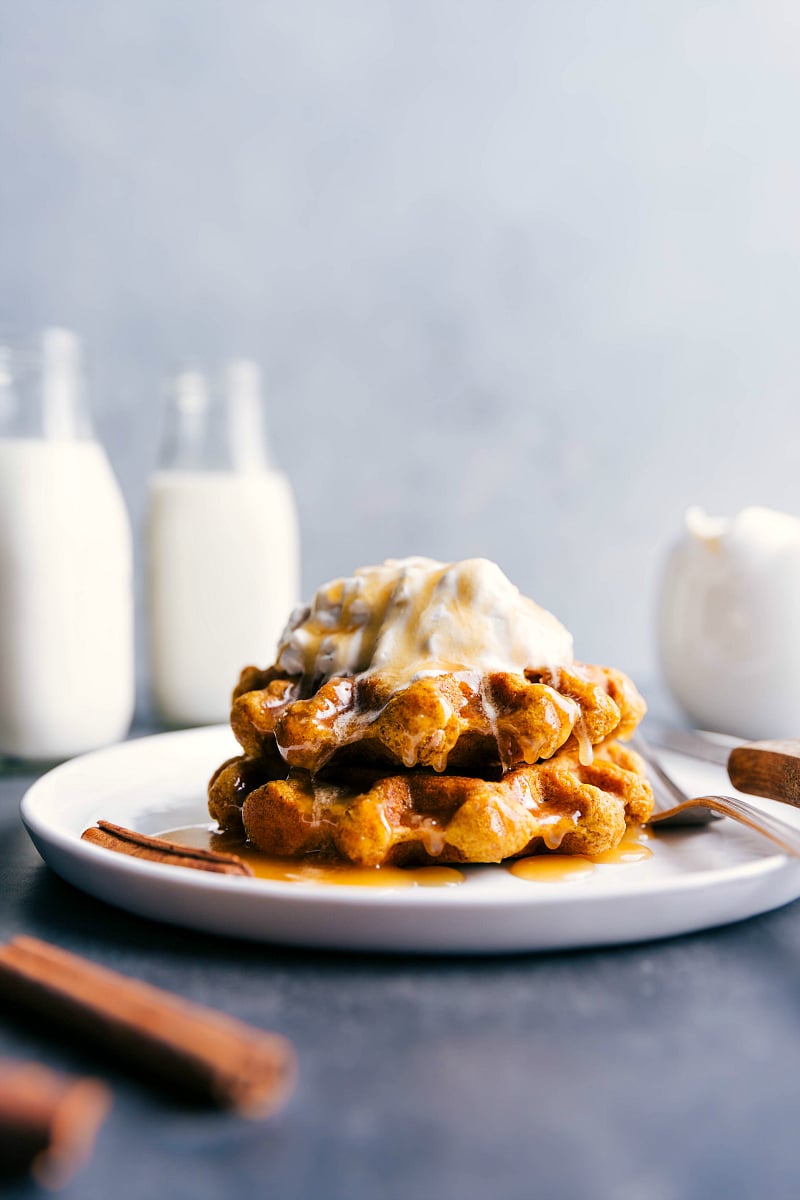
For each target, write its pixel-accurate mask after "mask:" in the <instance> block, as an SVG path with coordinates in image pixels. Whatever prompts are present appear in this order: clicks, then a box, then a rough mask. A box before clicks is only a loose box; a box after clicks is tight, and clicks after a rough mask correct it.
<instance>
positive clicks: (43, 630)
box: [0, 329, 135, 761]
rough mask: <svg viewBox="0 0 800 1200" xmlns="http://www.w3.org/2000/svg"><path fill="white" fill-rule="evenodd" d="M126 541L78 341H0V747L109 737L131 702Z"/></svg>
mask: <svg viewBox="0 0 800 1200" xmlns="http://www.w3.org/2000/svg"><path fill="white" fill-rule="evenodd" d="M132 576H133V547H132V539H131V529H130V522H129V519H128V514H127V511H126V508H125V503H124V501H123V498H122V493H121V492H120V489H119V485H118V484H117V481H116V479H115V477H114V474H113V472H112V470H111V467H110V465H109V462H108V458H107V457H106V454H105V451H104V450H103V448H102V446H101V445H100V443H99V442H98V441H96V440H95V439H94V437H93V436H92V430H91V422H90V420H89V415H88V411H87V408H86V404H85V399H84V395H83V386H82V371H81V355H80V345H79V342H78V339H77V338H76V337H75V335H74V334H72V333H70V332H69V331H68V330H66V329H48V330H46V331H45V333H44V335H43V338H42V343H41V346H40V347H38V348H36V349H35V350H34V351H32V352H31V351H29V352H25V351H23V350H20V349H19V348H18V347H15V348H12V347H10V346H8V345H0V754H3V755H6V756H8V757H13V758H22V759H28V760H32V761H55V760H59V759H64V758H69V757H71V756H72V755H74V754H79V753H81V752H82V751H85V750H92V749H94V748H95V747H98V746H102V745H106V744H107V743H110V742H114V741H118V740H119V739H120V738H122V737H124V736H125V734H126V733H127V730H128V727H129V725H130V721H131V717H132V714H133V705H134V694H135V685H134V650H133V585H132Z"/></svg>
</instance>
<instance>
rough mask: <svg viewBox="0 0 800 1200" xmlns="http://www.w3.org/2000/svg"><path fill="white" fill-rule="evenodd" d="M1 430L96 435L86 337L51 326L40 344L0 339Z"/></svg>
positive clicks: (59, 438)
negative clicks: (86, 379)
mask: <svg viewBox="0 0 800 1200" xmlns="http://www.w3.org/2000/svg"><path fill="white" fill-rule="evenodd" d="M0 436H3V437H10V438H37V439H43V440H47V441H54V442H71V441H77V440H85V439H88V438H91V437H92V425H91V420H90V417H89V411H88V408H87V405H86V397H85V390H84V385H83V371H82V364H81V351H80V343H79V341H78V339H77V338H76V337H75V335H74V334H73V333H70V332H69V330H67V329H46V330H45V332H44V334H43V336H42V339H41V342H40V344H39V345H38V346H25V345H24V343H16V344H14V345H12V344H10V343H9V342H7V341H3V342H0Z"/></svg>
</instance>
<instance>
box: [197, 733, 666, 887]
mask: <svg viewBox="0 0 800 1200" xmlns="http://www.w3.org/2000/svg"><path fill="white" fill-rule="evenodd" d="M270 761H271V760H269V759H267V760H265V759H263V758H257V759H253V758H249V757H247V756H241V757H240V758H238V759H232V760H230V761H229V762H228V763H226V764H224V765H223V767H222V768H220V770H219V771H218V772H217V773H216V775H215V776H214V778H213V779H212V782H211V786H210V793H209V808H210V811H211V815H212V816H213V817H215V818H216V819H217V820H218V821H219V823H220V824H221V825H222V826H223V827H224V828H228V829H241V828H243V829H244V831H245V833H246V835H247V837H248V839H249V840H250V842H251V843H253V845H255V846H256V847H257V848H258V849H259V850H261V851H264V852H265V853H269V854H275V855H279V856H282V857H287V858H301V857H305V856H307V855H315V856H316V855H318V856H321V857H327V858H332V859H338V860H340V861H341V860H344V861H347V862H351V863H354V864H357V865H359V866H364V867H378V866H385V865H396V866H412V865H421V864H429V863H467V862H469V863H480V862H500V861H501V860H502V859H505V858H511V857H514V856H517V855H522V854H532V853H535V852H537V851H540V850H546V849H547V850H553V849H556V848H560V849H561V850H562V851H564V852H566V853H571V854H598V853H602V852H603V851H605V850H609V849H611V848H612V847H614V846H616V845H617V844H618V842H619V841H620V839H621V838H622V835H623V834H624V832H625V827H626V824H633V823H637V822H641V821H644V820H646V819H647V818H648V817H649V815H650V813H651V811H652V805H653V797H652V792H651V790H650V786H649V784H648V783H647V780H646V779H645V777H644V766H643V763H642V761H641V759H640V758H639V757H638V756H637V755H636V754H634V753H633V752H632V751H631V750H629V749H626V748H625V747H623V746H621V745H619V744H618V743H617V742H616V741H610V742H606V743H604V744H603V745H602V746H600V747H599V748H598V749H597V751H596V752H595V755H594V760H593V762H592V763H591V764H587V763H583V762H581V760H580V756H579V753H578V751H577V748H575V749H570V748H569V747H565V748H564V749H561V750H560V751H559V752H558V753H556V754H555V755H553V756H552V757H550V758H549V759H547V760H546V761H543V762H539V763H537V764H533V765H525V766H520V767H516V768H514V769H512V770H509V771H505V772H499V771H498V772H497V773H496V775H495V777H494V778H490V777H486V778H478V777H475V776H465V775H458V774H451V773H449V772H448V773H446V774H436V773H435V772H432V771H430V770H425V769H419V768H417V769H415V770H406V771H403V772H402V773H396V772H395V773H391V772H387V770H386V769H385V768H384V769H381V768H379V767H375V766H366V765H355V764H350V765H340V766H338V767H337V768H336V769H334V770H332V769H330V768H329V769H327V770H325V771H323V772H321V773H320V774H317V775H312V774H311V772H309V771H307V770H303V769H298V768H294V769H292V770H290V771H289V773H288V777H287V778H284V779H279V778H274V777H273V778H269V779H266V780H265V779H262V774H263V772H264V771H266V772H267V773H268V774H269V773H270V771H271V770H272V767H271V766H269V765H265V762H266V763H267V764H268V763H269V762H270Z"/></svg>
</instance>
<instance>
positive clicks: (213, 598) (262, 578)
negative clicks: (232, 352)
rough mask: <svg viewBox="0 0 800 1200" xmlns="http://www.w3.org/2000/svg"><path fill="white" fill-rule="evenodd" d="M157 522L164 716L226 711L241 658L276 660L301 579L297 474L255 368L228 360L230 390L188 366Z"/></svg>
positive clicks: (156, 647)
mask: <svg viewBox="0 0 800 1200" xmlns="http://www.w3.org/2000/svg"><path fill="white" fill-rule="evenodd" d="M168 417H169V427H168V431H167V437H166V440H165V446H164V450H163V453H162V456H161V464H160V468H159V469H158V470H157V471H156V473H155V475H154V476H153V478H152V481H151V486H150V512H149V522H148V543H149V600H150V662H151V676H152V681H153V694H154V699H155V703H156V707H157V709H158V712H159V714H160V715H161V717H162V718H163V719H164V720H165V721H166V722H168V723H169V724H172V725H201V724H208V723H211V722H216V721H226V720H227V719H228V713H229V709H230V697H231V692H232V690H233V687H234V685H235V683H236V681H237V679H238V676H239V671H240V670H241V668H242V667H243V666H245V665H247V664H249V663H256V664H258V665H262V666H265V665H268V664H269V663H270V662H272V661H273V659H274V655H275V651H276V647H277V641H278V637H279V634H280V633H281V630H282V629H283V627H284V625H285V624H286V620H287V618H288V616H289V613H290V612H291V610H292V608H293V607H294V605H295V604H296V602H297V596H298V591H299V577H298V572H299V564H298V559H299V545H298V542H299V538H298V528H297V516H296V510H295V504H294V497H293V493H292V489H291V486H290V484H289V481H288V479H287V478H286V476H285V475H283V474H282V473H281V472H280V471H277V470H276V469H275V468H274V467H273V466H272V464H271V461H270V457H269V454H268V450H267V445H266V438H265V430H264V423H263V410H262V402H261V394H260V380H259V372H258V368H257V367H256V365H255V364H254V363H250V362H246V361H239V362H234V363H231V364H230V365H229V367H228V371H227V375H226V389H225V395H224V398H222V399H218V398H216V397H214V398H212V397H210V395H209V392H208V388H207V386H206V382H205V379H204V378H203V376H202V375H199V374H198V373H196V372H185V373H184V374H183V375H181V376H179V377H178V379H177V381H176V385H175V389H174V394H173V396H172V399H171V405H170V411H169V413H168Z"/></svg>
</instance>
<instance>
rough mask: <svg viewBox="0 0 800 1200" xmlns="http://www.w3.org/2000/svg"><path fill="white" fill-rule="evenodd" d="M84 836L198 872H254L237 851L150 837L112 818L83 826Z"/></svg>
mask: <svg viewBox="0 0 800 1200" xmlns="http://www.w3.org/2000/svg"><path fill="white" fill-rule="evenodd" d="M81 838H82V839H83V840H84V841H85V842H93V843H94V845H95V846H102V847H104V849H106V850H116V851H117V853H118V854H130V855H131V856H132V857H133V858H144V859H146V860H147V861H148V862H158V863H169V864H170V865H171V866H174V867H193V868H194V869H195V870H197V871H211V872H213V873H214V874H217V875H252V874H253V871H252V868H251V867H249V866H248V865H247V863H246V862H244V860H243V859H241V858H239V857H238V856H237V855H236V854H220V853H219V852H218V851H216V850H201V849H200V848H199V847H195V846H181V845H180V844H179V843H178V842H169V841H167V840H166V839H165V838H156V837H149V836H148V835H147V834H145V833H136V831H135V830H133V829H125V828H124V827H123V826H122V825H112V823H111V821H98V822H97V824H96V825H92V826H91V827H90V828H89V829H84V831H83V833H82V834H81Z"/></svg>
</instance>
